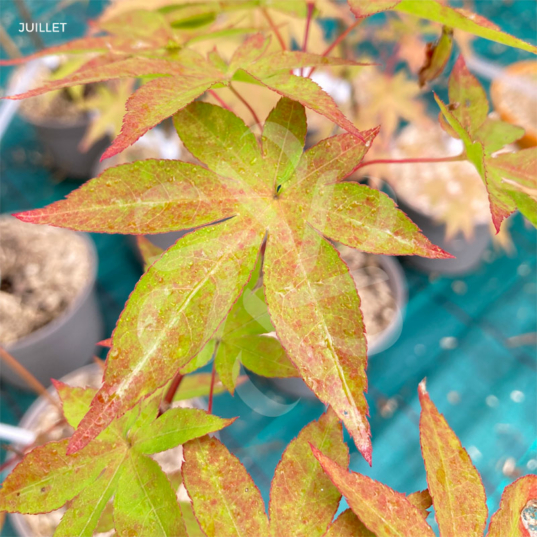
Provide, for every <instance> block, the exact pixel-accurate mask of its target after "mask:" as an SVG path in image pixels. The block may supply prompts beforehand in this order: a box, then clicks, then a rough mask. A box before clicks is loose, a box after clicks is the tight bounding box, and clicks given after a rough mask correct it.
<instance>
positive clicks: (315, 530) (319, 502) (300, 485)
mask: <svg viewBox="0 0 537 537" xmlns="http://www.w3.org/2000/svg"><path fill="white" fill-rule="evenodd" d="M310 444H311V445H313V446H315V447H316V448H317V449H319V450H322V451H323V452H324V453H327V454H329V455H330V457H331V458H333V459H334V460H336V461H337V462H338V464H340V465H342V466H348V464H349V453H348V449H347V446H346V445H345V443H344V442H343V430H342V427H341V424H340V422H339V420H338V419H337V416H336V414H335V412H334V411H333V410H332V409H330V408H329V409H328V411H327V412H326V413H325V414H323V415H322V416H321V417H320V418H319V421H314V422H312V423H310V424H309V425H307V426H306V427H304V429H302V431H301V432H300V433H299V435H298V436H297V438H296V439H295V440H293V441H292V442H291V443H290V444H289V445H288V446H287V448H286V450H285V451H284V453H283V456H282V459H281V461H280V462H279V463H278V466H277V467H276V471H275V473H274V479H273V481H272V486H271V489H270V530H271V536H272V537H287V536H288V535H297V536H298V535H304V536H306V535H307V536H308V537H321V536H322V535H324V534H325V532H326V530H327V528H328V526H329V524H330V522H331V521H332V519H333V518H334V514H335V513H336V511H337V508H338V505H339V500H340V499H341V494H340V493H339V491H338V490H337V488H336V487H335V486H334V485H333V484H332V482H331V481H330V478H329V477H328V476H327V475H326V474H325V473H324V471H323V469H322V467H321V465H320V464H319V462H318V461H317V459H316V458H315V456H314V455H313V453H312V451H311V447H310ZM313 498H314V499H315V509H313V510H311V509H308V506H309V505H310V502H311V501H312V499H313Z"/></svg>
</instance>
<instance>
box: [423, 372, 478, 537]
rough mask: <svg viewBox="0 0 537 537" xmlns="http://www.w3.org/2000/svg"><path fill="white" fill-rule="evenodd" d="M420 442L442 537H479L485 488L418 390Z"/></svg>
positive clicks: (467, 457)
mask: <svg viewBox="0 0 537 537" xmlns="http://www.w3.org/2000/svg"><path fill="white" fill-rule="evenodd" d="M419 399H420V403H421V417H420V440H421V450H422V454H423V460H424V462H425V471H426V473H427V483H428V485H429V492H430V494H431V496H432V499H433V503H434V507H435V515H436V520H437V522H438V526H439V528H440V533H441V535H442V536H443V537H457V536H459V535H465V536H467V537H481V536H482V535H483V531H484V530H485V525H486V523H487V516H488V511H487V503H486V501H487V498H486V495H485V488H484V487H483V483H482V482H481V478H480V476H479V473H478V471H477V470H476V469H475V467H474V465H473V464H472V461H471V459H470V456H469V455H468V453H467V452H466V450H465V449H464V448H463V447H462V445H461V443H460V441H459V439H458V438H457V436H456V435H455V433H454V432H453V431H452V430H451V429H450V427H449V425H448V424H447V422H446V420H445V418H444V416H442V415H441V414H440V413H439V412H438V410H437V409H436V407H435V406H434V404H433V403H432V401H431V399H430V398H429V394H428V393H427V391H426V388H425V382H422V383H421V384H420V387H419Z"/></svg>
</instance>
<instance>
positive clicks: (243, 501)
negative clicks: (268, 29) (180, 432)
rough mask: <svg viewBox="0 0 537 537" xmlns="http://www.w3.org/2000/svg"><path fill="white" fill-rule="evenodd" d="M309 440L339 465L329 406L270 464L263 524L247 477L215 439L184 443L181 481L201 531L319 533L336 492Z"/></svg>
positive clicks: (339, 439) (277, 536)
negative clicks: (312, 506)
mask: <svg viewBox="0 0 537 537" xmlns="http://www.w3.org/2000/svg"><path fill="white" fill-rule="evenodd" d="M310 445H313V446H316V447H318V448H319V449H323V450H324V451H326V452H327V453H330V456H331V457H333V458H334V459H335V460H337V461H338V462H339V463H340V464H341V465H344V466H347V465H348V463H349V454H348V449H347V446H346V445H345V443H344V442H343V435H342V428H341V424H340V422H339V420H338V418H337V416H336V414H335V413H334V412H333V411H332V410H331V409H329V410H328V412H326V413H325V414H323V415H322V416H321V417H320V418H319V420H318V421H314V422H312V423H310V424H309V425H307V426H306V427H304V429H302V431H301V432H300V434H299V435H298V437H297V438H296V439H294V440H293V441H292V442H291V443H290V444H289V446H288V447H287V449H286V450H285V452H284V454H283V456H282V459H281V461H280V462H279V464H278V466H277V467H276V473H275V476H274V479H273V481H272V486H271V490H270V523H269V522H268V521H267V516H266V514H265V508H264V505H263V500H262V498H261V495H260V494H259V491H258V489H257V487H256V486H255V484H254V482H253V481H252V479H251V477H250V476H249V475H248V473H247V472H246V469H245V468H244V467H243V466H242V464H241V463H240V462H239V461H238V460H237V459H236V458H235V457H234V456H233V455H232V454H231V453H229V451H228V450H227V449H226V448H225V447H224V446H223V445H222V444H221V443H220V442H218V441H217V440H215V439H213V438H209V437H205V438H202V439H200V440H193V441H191V442H188V443H187V444H185V446H184V457H185V463H184V465H183V477H184V484H185V487H186V489H187V491H188V494H189V496H190V498H191V499H192V505H193V508H194V512H195V514H196V517H197V519H198V521H199V523H200V525H201V528H202V529H203V531H204V532H205V534H206V535H207V536H208V537H218V536H220V535H229V536H240V535H255V536H256V537H269V536H270V537H287V536H289V535H307V536H308V537H320V536H322V535H324V534H325V532H326V530H327V528H328V525H329V524H330V522H331V521H332V518H333V517H334V514H335V512H336V511H337V508H338V505H339V501H340V499H341V494H340V493H339V492H338V490H337V489H336V487H334V485H332V483H331V481H330V479H329V478H328V476H326V475H325V474H324V472H323V470H322V468H321V465H320V464H319V463H318V462H317V460H316V459H315V457H314V456H313V454H312V451H311V448H310ZM230 483H232V484H233V486H232V487H230ZM209 498H210V499H212V501H209ZM312 498H315V509H314V510H309V509H308V507H309V505H310V504H311V502H312Z"/></svg>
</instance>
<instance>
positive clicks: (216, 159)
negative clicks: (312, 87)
mask: <svg viewBox="0 0 537 537" xmlns="http://www.w3.org/2000/svg"><path fill="white" fill-rule="evenodd" d="M175 124H176V127H177V130H178V133H179V135H180V137H181V139H182V141H183V143H184V144H185V146H186V147H187V149H188V150H189V151H190V152H191V153H192V154H193V155H194V156H195V157H196V158H197V159H198V160H199V161H201V162H204V163H205V164H206V165H207V167H208V168H209V169H205V168H202V167H201V166H197V165H193V164H186V163H183V162H177V161H154V160H148V161H142V162H136V163H133V164H126V165H123V166H118V167H116V168H109V169H107V170H106V171H105V172H103V173H102V174H101V175H100V176H99V177H98V178H96V179H93V180H91V181H89V182H88V183H86V184H85V185H84V186H82V187H81V188H80V189H78V190H77V191H75V192H73V193H71V194H70V195H69V196H68V198H67V199H66V200H63V201H59V202H57V203H55V204H53V205H50V206H49V207H46V208H45V209H38V210H36V211H30V212H27V213H20V214H18V215H17V216H18V218H20V219H21V220H24V221H27V222H34V223H43V224H44V223H47V224H52V225H56V226H61V227H68V228H72V229H79V230H82V229H84V230H87V231H96V232H105V233H111V232H114V233H132V234H145V233H162V232H167V231H174V230H179V229H191V228H199V229H196V230H195V231H193V232H191V233H188V234H187V235H185V236H184V237H183V238H181V239H180V240H179V241H178V242H177V243H176V244H175V245H174V246H172V247H171V248H170V249H168V250H167V251H166V252H165V253H164V254H163V255H162V256H161V257H160V258H159V259H158V260H157V261H156V262H155V263H154V264H153V265H152V266H151V267H150V268H149V270H148V271H147V272H146V273H145V274H144V276H143V277H142V279H141V280H140V282H139V283H138V285H137V286H136V288H135V290H134V292H133V293H132V295H131V297H130V299H129V302H128V303H127V305H126V308H125V310H124V311H123V313H122V315H121V317H120V319H119V321H118V324H117V327H116V329H115V331H114V334H113V347H112V349H111V351H110V353H109V355H108V360H107V369H106V373H105V383H104V386H103V387H102V388H101V390H100V391H99V393H98V394H97V396H96V397H95V399H94V400H93V402H92V406H91V408H90V412H89V413H88V415H87V416H86V417H85V418H84V420H83V422H82V424H81V426H80V427H79V429H78V430H77V431H76V433H75V435H74V436H73V439H72V441H71V447H70V450H71V451H72V452H75V451H77V450H78V449H81V448H82V447H83V446H84V445H86V444H87V443H88V442H89V441H91V439H92V438H94V437H95V436H96V435H97V434H99V432H100V430H102V429H103V428H104V427H105V426H106V425H107V424H108V423H110V421H111V420H112V419H113V418H114V417H115V416H117V415H121V414H123V413H124V412H125V411H127V410H128V409H129V408H132V406H134V405H135V404H136V403H137V402H138V401H139V400H140V399H142V398H144V397H146V396H147V395H149V394H151V393H152V392H153V391H154V390H156V389H157V388H158V387H159V386H162V384H163V383H165V382H166V381H167V380H169V379H171V378H172V376H173V375H174V374H175V373H176V372H177V371H178V370H179V369H180V368H182V367H184V366H185V365H187V364H188V363H189V362H190V361H191V360H192V359H193V358H194V357H195V356H196V355H197V354H198V353H199V352H200V351H201V349H202V348H203V347H204V345H205V344H206V343H207V341H209V340H210V339H211V338H212V336H213V334H214V333H215V331H216V330H217V328H218V327H219V325H220V324H221V322H222V321H223V319H224V318H225V317H226V315H227V314H228V312H229V311H230V309H231V308H232V306H233V304H234V303H235V301H236V300H237V298H238V297H239V296H240V294H241V292H242V289H243V288H244V286H245V284H246V283H247V281H248V280H249V278H250V274H251V272H252V270H253V268H254V266H255V264H256V260H257V258H258V255H259V252H260V248H261V244H262V242H263V240H264V237H265V236H266V235H268V238H267V244H266V251H265V254H264V266H263V269H264V278H263V283H264V287H265V294H266V300H267V304H268V307H269V312H270V315H271V319H272V323H273V325H274V327H275V329H276V332H277V335H278V339H279V340H280V342H281V344H282V345H283V347H284V348H285V350H286V352H287V355H288V356H289V358H290V359H291V361H292V362H293V364H294V365H295V367H296V369H297V370H298V372H299V373H300V375H301V376H302V377H303V378H304V380H305V381H306V383H307V384H308V386H310V388H311V389H312V390H313V391H314V392H315V393H316V394H317V395H318V396H319V398H320V399H321V400H322V401H324V402H326V403H329V404H330V405H331V406H332V407H333V408H334V410H335V412H336V414H337V415H338V416H339V418H340V419H342V420H343V422H344V423H345V424H346V426H347V428H348V430H349V432H350V434H351V435H352V437H353V438H354V441H355V442H356V445H357V446H358V448H359V449H360V450H361V452H362V453H363V454H364V456H365V457H366V459H367V460H370V459H371V446H370V440H369V425H368V423H367V419H366V415H367V405H366V401H365V397H364V394H363V392H364V390H365V389H366V386H367V383H366V377H365V368H366V343H365V337H364V330H363V323H362V317H361V313H360V301H359V297H358V294H357V291H356V287H355V284H354V281H353V279H352V277H351V275H350V274H349V271H348V268H347V266H346V265H345V264H344V263H343V261H342V260H341V259H340V257H339V255H338V253H337V251H336V250H335V248H334V247H333V245H332V244H331V243H330V242H329V241H328V240H327V239H326V238H325V237H324V236H323V234H324V235H325V236H326V237H328V238H330V239H332V240H335V241H339V242H342V243H344V244H346V245H348V246H351V247H354V248H359V249H362V250H364V251H367V252H373V253H388V254H392V255H413V254H417V255H423V256H427V257H434V258H441V257H448V256H449V254H446V253H445V252H443V251H442V250H441V249H440V248H438V247H436V246H434V245H432V244H431V243H430V242H429V241H428V240H427V239H426V238H425V237H424V236H423V235H421V233H420V232H419V230H418V228H417V227H416V226H415V225H414V224H413V223H412V222H411V221H410V220H409V219H408V218H407V217H406V215H405V214H404V213H402V212H401V211H399V210H398V209H397V208H396V206H395V204H394V202H393V201H392V200H390V198H388V197H387V196H386V195H384V194H382V193H380V192H378V191H376V190H372V189H370V188H368V187H367V186H364V185H359V184H356V183H350V182H344V181H343V180H344V179H345V178H346V177H347V176H349V175H350V174H351V173H352V172H353V171H354V170H355V168H356V167H357V166H358V165H359V164H360V162H361V160H362V158H363V156H364V155H365V153H366V152H367V149H368V147H369V146H370V144H371V142H372V141H373V139H374V137H375V135H376V132H377V131H376V130H373V131H369V132H366V133H364V135H365V137H366V141H365V143H363V142H361V141H360V140H358V139H357V138H355V137H353V136H352V135H351V134H342V135H339V136H334V137H333V138H330V139H328V140H324V141H322V142H321V143H319V144H318V145H316V146H314V147H313V148H311V149H310V150H309V151H307V152H305V153H303V147H304V138H305V133H306V130H307V129H306V115H305V110H304V107H303V106H301V105H300V104H299V103H297V102H294V101H291V100H289V99H285V98H284V99H282V100H281V101H280V102H279V103H278V105H277V106H276V108H275V109H274V110H273V112H272V113H271V114H270V115H269V117H268V119H267V121H266V123H265V127H264V129H263V137H262V143H263V147H262V148H260V147H259V144H258V141H257V139H256V138H255V136H254V134H253V133H252V132H251V131H250V130H249V129H248V127H247V126H246V125H245V124H244V123H243V122H242V120H240V119H239V118H238V117H237V116H235V115H234V114H233V113H231V112H230V111H228V110H225V109H223V108H220V107H217V106H214V105H210V104H207V103H202V102H196V103H193V104H191V105H189V106H188V107H187V108H186V109H185V110H183V111H181V112H180V113H178V114H177V115H176V116H175ZM226 218H227V220H226V221H225V222H220V223H218V225H208V224H214V223H216V222H218V221H221V220H222V219H226ZM200 226H201V227H200Z"/></svg>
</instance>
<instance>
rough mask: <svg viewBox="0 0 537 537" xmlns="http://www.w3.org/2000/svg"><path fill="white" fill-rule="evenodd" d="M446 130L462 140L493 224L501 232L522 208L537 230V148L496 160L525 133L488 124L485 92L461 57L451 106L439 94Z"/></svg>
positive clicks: (452, 80)
mask: <svg viewBox="0 0 537 537" xmlns="http://www.w3.org/2000/svg"><path fill="white" fill-rule="evenodd" d="M435 99H436V102H437V103H438V105H439V107H440V109H441V111H442V115H443V117H444V119H445V123H444V125H443V126H445V128H446V131H447V132H448V133H449V134H451V135H452V136H456V137H458V138H460V139H461V140H462V141H463V143H464V147H465V150H466V158H467V159H468V160H469V161H470V162H472V164H473V165H474V166H475V167H476V169H477V171H478V172H479V174H480V175H481V178H482V179H483V182H484V183H485V186H486V187H487V191H488V194H489V200H490V209H491V213H492V221H493V222H494V226H495V228H496V231H497V232H499V231H500V226H501V223H502V221H503V220H504V219H505V218H507V217H508V216H509V215H510V214H511V213H512V212H514V211H515V210H516V209H517V208H518V209H519V210H520V212H521V213H522V214H524V216H526V217H527V218H528V219H529V220H530V222H532V223H533V224H534V225H537V217H536V216H535V214H536V211H535V209H536V208H537V172H536V170H537V148H529V149H524V150H522V151H518V152H517V153H502V154H499V155H495V154H493V153H495V152H496V151H498V149H500V148H501V147H503V145H505V144H508V143H512V142H514V141H516V140H517V139H519V138H521V137H522V136H523V134H524V132H523V129H520V128H518V127H515V126H512V125H509V124H508V123H505V122H503V121H499V120H492V119H489V118H488V117H487V116H488V110H489V105H488V101H487V96H486V93H485V90H484V89H483V87H482V86H481V85H480V84H479V82H478V81H477V79H476V78H475V77H474V76H473V75H472V74H471V73H470V72H469V71H468V69H467V67H466V64H465V62H464V58H463V57H462V56H459V58H458V60H457V62H456V64H455V67H454V68H453V72H452V74H451V77H450V80H449V99H450V104H451V106H450V107H448V106H447V105H446V104H444V103H443V102H442V101H441V100H440V99H439V97H438V96H436V95H435Z"/></svg>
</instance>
